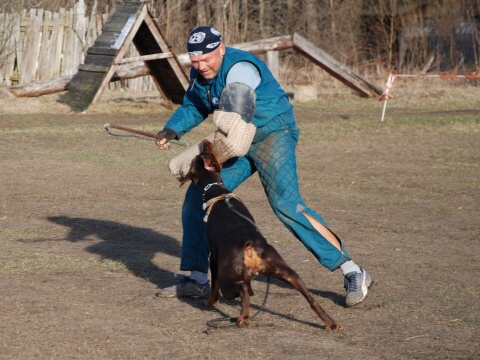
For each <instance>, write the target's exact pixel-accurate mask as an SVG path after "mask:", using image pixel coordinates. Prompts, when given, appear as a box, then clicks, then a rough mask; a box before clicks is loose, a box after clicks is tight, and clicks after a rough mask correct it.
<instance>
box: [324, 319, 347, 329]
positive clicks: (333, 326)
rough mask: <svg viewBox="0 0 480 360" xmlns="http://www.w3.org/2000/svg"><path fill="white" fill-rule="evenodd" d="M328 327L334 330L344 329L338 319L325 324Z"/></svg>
mask: <svg viewBox="0 0 480 360" xmlns="http://www.w3.org/2000/svg"><path fill="white" fill-rule="evenodd" d="M325 326H326V328H327V329H329V330H333V331H338V330H342V329H343V326H342V325H340V324H339V323H337V322H336V321H335V322H334V323H333V324H325Z"/></svg>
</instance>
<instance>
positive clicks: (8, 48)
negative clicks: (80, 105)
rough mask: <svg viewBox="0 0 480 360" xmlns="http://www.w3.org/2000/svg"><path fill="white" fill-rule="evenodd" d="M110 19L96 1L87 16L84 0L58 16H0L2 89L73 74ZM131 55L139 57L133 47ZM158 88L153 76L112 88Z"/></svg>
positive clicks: (39, 12) (28, 13)
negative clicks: (101, 10)
mask: <svg viewBox="0 0 480 360" xmlns="http://www.w3.org/2000/svg"><path fill="white" fill-rule="evenodd" d="M107 18H108V12H107V11H104V12H103V13H102V12H100V13H99V12H98V11H97V2H96V1H95V3H94V4H93V6H92V10H91V12H90V14H86V11H85V4H84V0H79V1H78V2H77V3H76V4H75V6H74V7H73V8H71V9H68V10H67V9H60V11H59V12H58V13H52V12H50V11H44V10H43V9H31V10H29V11H27V10H24V11H23V13H22V14H21V15H20V14H8V13H0V87H1V86H11V85H17V84H26V83H30V82H32V81H41V80H49V79H53V78H56V77H60V76H66V75H73V74H75V73H76V72H77V68H78V65H79V64H81V63H82V62H83V60H84V57H85V52H86V51H87V49H88V48H89V47H90V46H91V45H92V44H93V43H94V41H95V39H96V38H97V36H98V35H99V34H100V33H101V31H102V26H103V24H104V23H105V21H106V20H107ZM127 55H128V56H136V55H137V51H136V49H135V47H133V46H132V48H131V49H129V54H127ZM118 87H128V88H133V89H135V90H152V89H154V88H155V86H154V84H153V81H152V80H151V78H150V76H144V77H141V78H137V79H128V80H123V81H117V82H115V83H112V84H110V88H118Z"/></svg>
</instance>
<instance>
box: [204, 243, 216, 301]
mask: <svg viewBox="0 0 480 360" xmlns="http://www.w3.org/2000/svg"><path fill="white" fill-rule="evenodd" d="M210 275H211V278H212V279H211V280H212V287H211V289H210V297H209V298H208V300H207V302H206V304H205V305H206V306H214V305H218V303H219V302H220V288H219V285H218V261H217V256H216V255H214V253H213V251H211V254H210Z"/></svg>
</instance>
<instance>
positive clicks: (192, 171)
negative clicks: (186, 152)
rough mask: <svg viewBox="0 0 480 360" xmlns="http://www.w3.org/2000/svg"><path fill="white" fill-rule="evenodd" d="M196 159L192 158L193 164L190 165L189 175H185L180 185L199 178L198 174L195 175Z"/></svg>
mask: <svg viewBox="0 0 480 360" xmlns="http://www.w3.org/2000/svg"><path fill="white" fill-rule="evenodd" d="M194 161H195V159H194V160H192V165H191V166H190V171H189V172H188V173H187V175H185V177H184V178H183V179H182V180H181V181H180V186H183V185H184V184H185V183H186V182H188V181H189V180H191V181H193V182H195V179H196V178H197V176H196V175H195V169H194V166H193V162H194Z"/></svg>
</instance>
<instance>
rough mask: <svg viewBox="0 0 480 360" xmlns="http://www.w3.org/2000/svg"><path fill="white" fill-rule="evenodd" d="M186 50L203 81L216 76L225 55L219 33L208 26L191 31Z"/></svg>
mask: <svg viewBox="0 0 480 360" xmlns="http://www.w3.org/2000/svg"><path fill="white" fill-rule="evenodd" d="M187 48H188V55H189V56H190V60H191V62H192V66H193V67H194V68H195V70H197V71H198V72H199V73H200V74H201V75H202V76H203V77H204V78H205V79H213V78H214V77H215V76H217V74H218V71H219V69H220V66H221V65H222V60H223V55H225V45H224V43H223V42H222V35H221V34H220V32H219V31H217V30H216V29H214V28H212V27H209V26H200V27H197V28H195V29H193V30H192V32H191V33H190V36H189V37H188V43H187Z"/></svg>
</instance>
